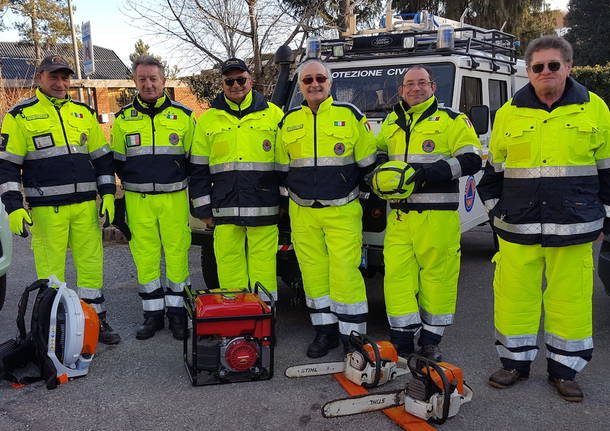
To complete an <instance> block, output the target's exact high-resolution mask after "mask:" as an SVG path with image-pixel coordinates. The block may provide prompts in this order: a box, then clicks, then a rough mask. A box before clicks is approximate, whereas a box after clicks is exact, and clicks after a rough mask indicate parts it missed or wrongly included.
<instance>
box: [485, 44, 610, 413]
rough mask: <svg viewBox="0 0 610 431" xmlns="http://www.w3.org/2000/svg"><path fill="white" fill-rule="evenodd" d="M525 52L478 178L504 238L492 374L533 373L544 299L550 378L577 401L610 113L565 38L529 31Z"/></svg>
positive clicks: (606, 212) (606, 174)
mask: <svg viewBox="0 0 610 431" xmlns="http://www.w3.org/2000/svg"><path fill="white" fill-rule="evenodd" d="M525 61H526V65H527V73H528V78H529V84H527V85H526V86H525V87H523V88H522V89H521V90H519V91H518V92H517V93H515V96H514V97H513V98H512V99H511V100H509V101H508V102H506V104H504V106H502V107H501V108H500V109H499V110H498V112H497V114H496V117H495V123H494V127H493V133H492V138H491V143H490V148H489V150H490V152H489V160H488V163H487V165H486V167H485V175H484V176H483V179H482V180H481V183H480V184H479V186H478V190H479V193H480V195H481V199H482V200H483V201H484V203H485V206H486V207H487V208H488V209H489V215H490V219H491V220H492V223H493V226H494V230H495V232H496V233H497V234H498V236H499V244H500V250H499V252H498V253H497V254H496V255H495V256H494V258H493V259H492V260H493V262H495V263H496V270H495V276H494V297H495V301H494V323H495V329H496V348H497V350H498V354H499V356H500V361H501V363H502V368H500V369H499V370H497V371H496V372H494V373H493V374H492V375H491V376H490V378H489V384H490V385H491V386H494V387H496V388H507V387H509V386H512V385H514V384H515V383H516V382H517V381H519V380H525V379H527V378H528V377H529V374H530V366H531V363H532V361H533V360H534V358H535V357H536V354H537V352H538V347H537V341H536V339H537V334H538V328H539V324H540V315H541V310H542V308H544V313H545V316H544V342H545V344H546V348H547V354H546V359H547V371H548V379H549V382H550V383H551V384H552V385H553V386H554V387H555V388H556V390H557V392H558V393H559V395H560V396H561V397H562V398H564V399H565V400H568V401H575V402H578V401H582V399H583V392H582V390H581V389H580V387H579V385H578V383H576V382H575V381H574V378H575V376H576V373H577V372H579V371H581V370H582V369H583V368H584V367H585V365H586V364H587V362H588V361H589V360H590V359H591V357H592V352H593V339H592V317H591V300H592V291H593V255H592V242H593V241H595V240H596V238H598V237H599V236H600V232H602V231H603V232H604V233H609V232H610V220H609V219H608V216H610V142H609V139H610V113H609V111H608V107H607V106H606V104H605V103H604V102H603V100H602V99H600V98H599V97H598V96H597V95H596V94H594V93H592V92H590V91H587V89H586V88H585V87H583V86H582V85H581V84H579V83H578V82H576V81H575V80H574V79H572V78H571V77H570V70H571V68H572V47H571V46H570V44H569V43H568V42H566V41H565V40H564V39H561V38H559V37H555V36H544V37H541V38H539V39H536V40H534V41H532V42H531V43H530V45H529V46H528V47H527V50H526V52H525ZM543 276H544V277H545V278H546V288H545V289H544V290H543V289H542V288H541V285H542V279H543Z"/></svg>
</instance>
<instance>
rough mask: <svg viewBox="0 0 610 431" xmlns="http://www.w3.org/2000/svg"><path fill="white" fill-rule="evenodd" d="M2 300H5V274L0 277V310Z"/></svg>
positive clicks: (0, 308)
mask: <svg viewBox="0 0 610 431" xmlns="http://www.w3.org/2000/svg"><path fill="white" fill-rule="evenodd" d="M4 298H6V274H4V275H3V276H0V310H2V307H3V306H4Z"/></svg>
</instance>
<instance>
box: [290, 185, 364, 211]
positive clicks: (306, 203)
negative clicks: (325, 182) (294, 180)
mask: <svg viewBox="0 0 610 431" xmlns="http://www.w3.org/2000/svg"><path fill="white" fill-rule="evenodd" d="M288 194H289V196H290V198H291V199H292V200H293V201H294V202H295V203H297V204H299V205H300V206H302V207H310V206H312V205H313V204H314V203H315V202H318V203H320V204H322V205H325V206H331V207H340V206H342V205H346V204H348V203H350V202H351V201H353V200H354V199H356V198H357V197H358V196H359V195H360V190H359V189H358V187H356V188H355V189H354V190H352V191H351V192H349V194H348V195H347V196H346V197H344V198H339V199H331V200H322V199H301V198H300V197H298V196H297V195H296V193H294V192H293V191H292V190H288Z"/></svg>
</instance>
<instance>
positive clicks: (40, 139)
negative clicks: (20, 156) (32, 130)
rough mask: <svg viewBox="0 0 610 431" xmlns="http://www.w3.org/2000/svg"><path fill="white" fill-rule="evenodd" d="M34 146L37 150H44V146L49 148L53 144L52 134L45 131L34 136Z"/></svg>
mask: <svg viewBox="0 0 610 431" xmlns="http://www.w3.org/2000/svg"><path fill="white" fill-rule="evenodd" d="M32 139H33V140H34V147H36V149H37V150H44V149H45V148H51V147H54V146H55V142H54V141H53V135H52V134H51V133H45V134H44V135H38V136H34V137H33V138H32Z"/></svg>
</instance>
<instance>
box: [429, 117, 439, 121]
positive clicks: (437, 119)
mask: <svg viewBox="0 0 610 431" xmlns="http://www.w3.org/2000/svg"><path fill="white" fill-rule="evenodd" d="M440 120H441V117H430V118H428V121H440Z"/></svg>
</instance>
